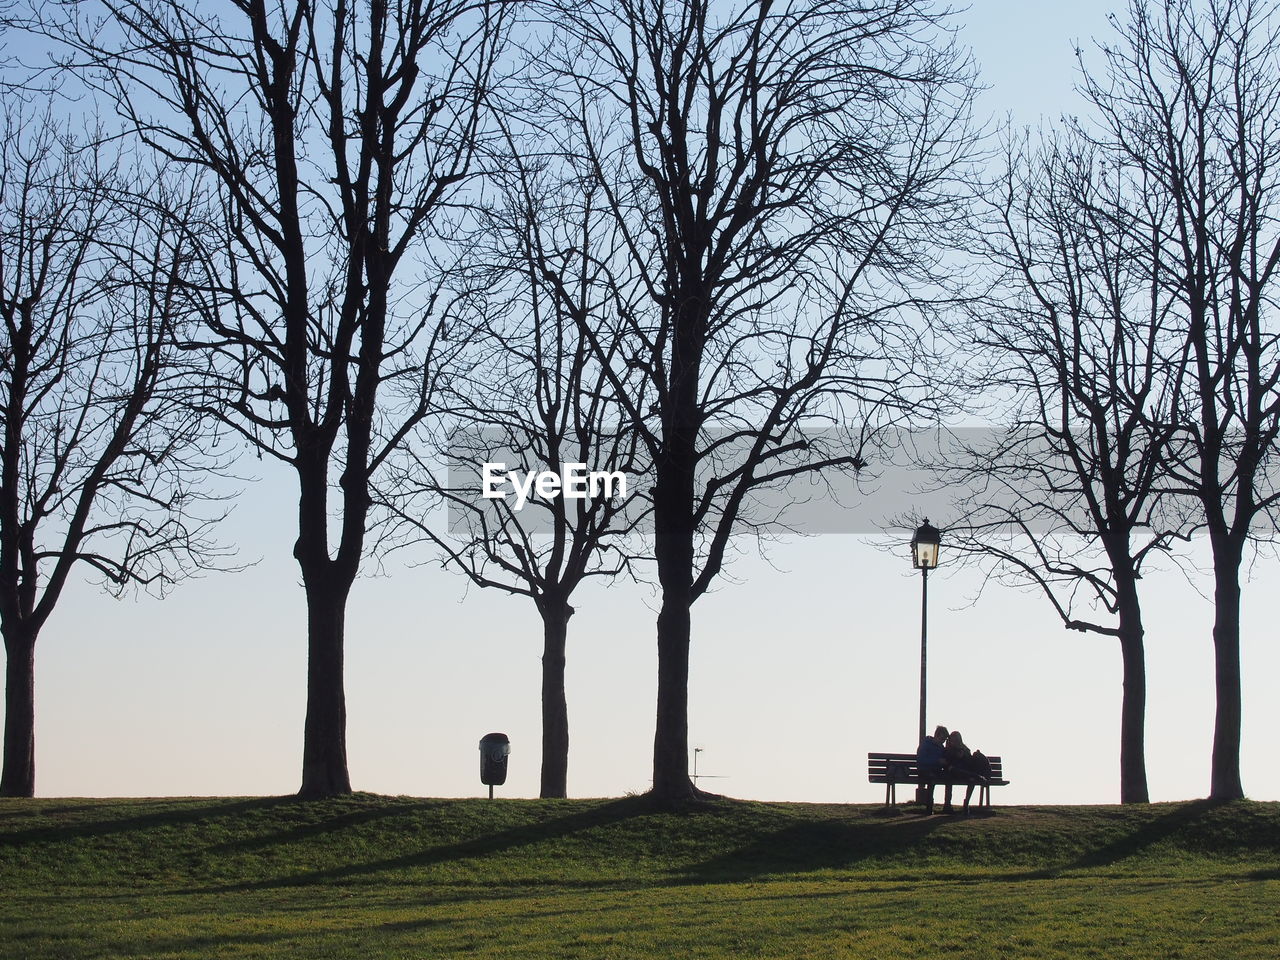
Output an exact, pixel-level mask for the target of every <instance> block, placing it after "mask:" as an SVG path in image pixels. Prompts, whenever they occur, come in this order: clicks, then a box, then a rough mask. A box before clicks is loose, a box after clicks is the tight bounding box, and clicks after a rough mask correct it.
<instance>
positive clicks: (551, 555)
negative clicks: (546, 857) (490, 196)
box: [382, 141, 647, 797]
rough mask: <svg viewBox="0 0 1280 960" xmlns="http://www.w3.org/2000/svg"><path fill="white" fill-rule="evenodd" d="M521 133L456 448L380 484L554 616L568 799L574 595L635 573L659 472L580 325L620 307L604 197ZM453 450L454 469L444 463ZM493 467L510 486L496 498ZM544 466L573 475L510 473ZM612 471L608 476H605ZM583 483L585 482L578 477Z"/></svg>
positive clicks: (407, 520) (476, 322)
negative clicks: (647, 492) (535, 150)
mask: <svg viewBox="0 0 1280 960" xmlns="http://www.w3.org/2000/svg"><path fill="white" fill-rule="evenodd" d="M511 145H512V146H513V147H514V148H515V149H512V150H511V151H509V153H508V154H507V156H506V157H505V160H504V162H503V163H502V164H501V165H500V170H501V171H503V172H502V173H500V174H496V176H497V179H498V181H499V184H500V189H501V199H500V200H499V201H498V202H496V203H495V204H494V205H493V206H492V207H491V209H490V210H489V211H488V212H487V214H486V215H485V216H483V217H482V218H481V219H480V222H479V225H478V229H477V232H476V235H475V238H474V240H473V243H472V244H470V245H469V246H468V251H467V254H466V261H465V263H463V264H462V265H461V266H460V268H459V274H460V276H459V278H458V280H459V283H460V285H461V286H462V287H463V289H464V292H463V294H462V295H460V296H459V298H458V300H457V301H456V302H455V304H454V307H453V313H454V314H455V316H454V318H452V319H451V320H450V326H451V327H457V328H459V329H468V330H473V331H476V332H475V333H473V334H471V335H469V336H468V340H469V341H470V346H471V353H472V355H473V356H475V358H476V359H475V361H474V366H472V367H470V368H469V369H468V371H467V372H466V374H465V375H461V374H459V375H455V376H454V377H453V378H451V389H450V391H449V394H450V400H449V402H448V406H449V408H450V414H451V415H450V422H451V423H452V424H453V425H454V427H453V429H451V430H450V433H449V436H448V438H447V442H446V443H445V444H444V445H443V446H444V449H443V451H441V450H438V449H437V447H436V445H434V444H431V443H420V444H418V445H416V446H415V447H414V448H413V449H412V450H411V451H408V452H407V455H406V456H405V457H404V458H402V459H401V460H400V461H399V464H398V465H400V466H401V467H402V469H401V470H399V471H395V470H394V468H393V472H392V473H391V475H390V476H389V478H388V480H387V482H386V483H385V484H383V485H382V486H383V487H385V489H386V490H387V491H388V493H389V496H388V500H389V502H390V503H391V504H392V505H393V509H394V513H395V516H396V518H397V520H398V524H397V525H396V530H397V533H396V534H394V536H396V537H397V538H399V539H406V538H407V540H408V541H410V542H413V541H417V540H422V539H424V538H425V539H427V540H429V541H431V542H433V543H434V544H435V545H436V546H437V547H438V548H439V549H440V550H441V551H442V552H443V555H444V557H445V558H446V559H445V563H446V564H447V565H450V566H453V567H454V568H456V569H458V570H461V571H462V572H463V573H465V574H466V576H467V577H468V578H469V579H470V580H471V581H472V582H473V583H475V584H477V585H478V586H481V587H491V588H496V589H498V590H501V591H505V592H506V593H509V594H512V595H516V596H523V597H528V598H529V599H530V600H532V601H533V604H534V606H535V607H536V608H537V611H538V614H539V616H540V618H541V620H542V626H543V650H542V770H541V785H540V793H539V795H540V796H542V797H563V796H566V795H567V789H568V767H569V714H568V703H567V698H566V692H565V664H566V646H567V638H568V628H569V619H570V617H571V616H572V615H573V613H574V607H573V605H572V600H573V595H574V592H575V591H576V590H577V588H578V587H579V586H580V585H582V584H583V583H584V582H586V581H587V580H589V579H594V578H605V579H612V578H614V577H617V576H619V575H621V574H624V573H628V572H630V571H631V564H632V562H633V561H634V560H635V559H636V557H635V556H634V551H635V550H636V549H637V548H636V547H635V546H634V543H635V539H636V538H635V536H634V534H635V531H636V528H637V524H638V523H639V522H640V521H641V520H642V519H643V518H644V516H645V514H646V511H645V509H644V507H643V498H642V497H637V496H636V494H637V490H636V484H637V481H638V480H639V479H640V477H641V476H642V475H644V474H645V473H646V472H647V471H646V468H645V467H644V465H643V464H642V462H641V460H640V457H639V451H638V450H637V437H636V433H635V431H634V429H632V428H631V426H630V424H629V422H628V420H627V418H626V416H625V411H624V410H623V409H622V408H621V404H620V402H619V400H618V398H617V396H616V394H615V391H614V387H613V385H612V384H611V383H610V382H609V377H608V373H607V369H608V368H607V362H608V361H609V360H610V359H612V358H611V357H610V356H609V355H608V351H609V350H611V349H613V348H608V347H606V348H605V349H606V351H607V352H606V356H605V363H602V362H601V361H600V360H599V359H597V358H596V356H595V355H594V353H593V351H592V348H591V345H590V344H589V343H588V342H587V340H586V338H584V337H583V336H582V334H581V332H580V331H581V327H582V326H587V325H589V326H592V327H593V328H599V327H602V326H603V325H602V324H600V323H599V320H598V318H599V316H600V314H601V313H602V312H605V313H608V312H611V311H613V310H615V309H616V303H617V301H616V298H617V296H618V294H619V292H620V291H619V289H618V287H617V285H616V284H615V283H614V281H613V279H612V278H611V276H610V274H609V263H610V262H611V261H612V260H613V259H614V255H615V254H616V248H617V245H618V243H619V242H620V237H619V236H618V233H617V230H616V225H615V224H614V222H613V219H612V217H611V216H609V214H608V211H607V209H601V208H600V207H599V206H598V205H597V203H596V201H597V200H598V196H597V193H598V188H595V187H593V186H592V185H591V184H589V183H587V184H583V183H581V182H576V181H570V182H568V183H555V182H553V178H552V177H551V176H550V175H549V174H548V172H547V171H546V169H545V167H544V166H543V165H542V164H538V163H536V162H531V159H532V156H533V155H532V153H531V154H530V155H525V154H524V148H525V147H527V146H530V144H527V143H523V142H522V143H517V142H515V141H512V143H511ZM597 342H599V341H597ZM439 462H443V463H444V465H445V466H446V467H447V470H448V472H449V477H448V479H447V480H440V479H438V478H435V477H434V476H433V473H434V470H433V467H434V465H435V464H436V463H439ZM486 469H488V470H489V472H490V474H491V477H490V481H491V482H490V487H491V488H492V492H495V493H500V494H502V496H501V497H489V498H485V496H484V481H485V476H486ZM575 469H576V470H578V473H577V474H574V473H572V472H571V471H573V470H575ZM543 471H549V472H554V473H558V474H560V475H561V476H567V477H568V483H562V484H561V485H559V486H558V487H556V488H555V489H554V490H553V491H551V492H550V495H549V496H540V495H539V494H538V493H537V491H536V490H535V489H533V488H532V487H529V486H526V487H524V488H522V490H521V491H520V493H519V494H517V493H515V491H514V489H513V483H512V481H511V480H509V479H508V474H511V475H513V476H516V477H517V481H524V480H526V479H527V477H528V476H529V475H531V474H533V473H535V472H543ZM566 471H570V472H568V473H566ZM606 473H607V474H609V476H608V478H607V482H606V478H603V477H600V476H598V475H600V474H606ZM592 475H597V476H596V479H595V480H593V479H592ZM575 476H577V478H578V479H577V481H575V480H574V477H575ZM578 482H580V485H581V488H582V489H581V490H576V489H574V490H571V489H569V488H570V486H574V485H575V484H576V483H578ZM628 484H630V485H631V486H630V488H628V487H627V485H628ZM593 486H594V489H592V487H593ZM437 498H443V499H444V501H445V503H446V504H447V507H448V515H449V519H450V522H449V529H448V531H447V532H446V531H444V530H441V529H438V528H437V526H435V525H433V524H432V523H431V522H430V520H431V519H433V518H434V515H433V511H432V510H431V505H432V504H433V503H434V502H436V501H437Z"/></svg>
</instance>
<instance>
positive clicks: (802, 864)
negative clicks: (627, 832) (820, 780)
mask: <svg viewBox="0 0 1280 960" xmlns="http://www.w3.org/2000/svg"><path fill="white" fill-rule="evenodd" d="M947 820H948V818H946V817H941V816H931V817H930V816H919V815H915V816H907V817H894V818H889V817H885V818H883V819H879V818H877V820H876V821H872V822H866V821H862V822H853V823H832V822H821V821H819V822H810V823H797V824H794V825H791V826H787V827H784V828H783V829H781V830H777V831H774V832H772V833H769V834H765V835H763V836H760V837H758V838H756V839H754V840H753V841H752V842H751V843H749V844H747V845H746V846H743V847H739V848H738V849H736V850H733V851H731V852H729V853H726V854H723V855H721V856H718V857H713V858H711V859H710V860H705V861H703V862H702V863H699V864H695V865H693V866H691V867H689V868H687V869H686V870H685V871H683V872H682V873H681V874H680V875H679V877H678V878H677V882H682V883H734V882H740V881H746V880H754V879H758V878H760V877H764V876H769V875H771V874H781V873H786V874H791V875H793V876H794V875H795V874H796V873H809V872H813V871H821V870H835V869H840V868H844V867H854V866H857V865H858V864H860V863H864V862H865V861H868V860H874V859H876V858H878V857H886V858H888V857H891V856H893V855H895V854H901V852H902V851H903V849H905V848H910V847H914V846H915V845H916V844H919V843H921V842H922V841H923V840H925V838H926V837H928V836H929V835H930V834H932V833H933V832H934V831H936V830H937V829H938V828H939V827H941V826H942V825H943V824H944V823H945V822H947Z"/></svg>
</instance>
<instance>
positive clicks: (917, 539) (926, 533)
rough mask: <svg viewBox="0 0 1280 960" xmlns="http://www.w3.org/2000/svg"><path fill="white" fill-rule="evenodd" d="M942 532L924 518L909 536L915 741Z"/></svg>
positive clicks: (922, 733)
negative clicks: (932, 578)
mask: <svg viewBox="0 0 1280 960" xmlns="http://www.w3.org/2000/svg"><path fill="white" fill-rule="evenodd" d="M940 543H942V533H941V531H939V530H938V528H937V527H935V526H933V525H932V524H931V523H929V518H928V517H925V518H924V523H922V524H920V526H918V527H916V533H915V536H913V537H912V538H911V565H912V566H913V567H915V568H916V569H917V570H919V571H920V735H919V736H918V737H916V743H921V742H923V741H924V699H925V663H926V659H925V649H926V645H927V642H928V639H929V571H930V570H932V569H933V568H934V567H936V566H937V565H938V545H939V544H940Z"/></svg>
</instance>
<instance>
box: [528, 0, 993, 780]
mask: <svg viewBox="0 0 1280 960" xmlns="http://www.w3.org/2000/svg"><path fill="white" fill-rule="evenodd" d="M550 16H552V17H554V19H555V23H556V25H557V28H558V29H559V30H560V31H561V36H563V37H564V38H565V39H564V46H563V49H562V50H561V51H560V53H559V55H558V56H556V55H548V56H545V57H543V58H541V62H543V63H546V64H547V73H546V75H545V76H541V77H539V78H538V79H539V81H540V82H541V83H542V84H543V85H545V86H547V87H549V88H553V89H555V90H556V91H557V93H558V97H557V102H558V103H559V104H560V114H559V116H557V117H556V118H554V120H549V121H548V126H549V127H556V128H558V129H560V130H561V131H563V134H562V136H563V143H562V150H563V153H564V154H565V155H566V156H568V157H573V158H577V159H579V161H580V162H581V165H582V169H583V171H584V176H587V177H590V178H591V179H592V180H594V182H595V183H596V184H598V185H599V189H600V193H601V196H602V197H604V198H605V201H606V203H607V205H608V208H609V210H610V212H611V214H612V215H613V217H614V218H615V220H616V222H617V224H618V230H619V231H620V233H621V235H622V237H623V239H624V244H625V247H624V253H625V259H626V264H627V268H626V270H625V271H622V270H619V271H617V274H618V275H620V276H621V275H624V273H625V275H626V276H628V277H629V278H630V279H629V282H631V283H633V284H634V287H635V289H636V291H637V295H636V296H634V297H629V298H627V306H626V308H625V309H623V310H620V311H619V312H618V313H617V315H616V317H615V318H614V319H613V320H612V325H611V326H610V327H607V328H600V327H594V326H592V325H591V324H584V325H582V327H581V329H582V331H583V333H584V335H585V336H586V337H587V338H588V340H589V342H591V343H592V344H593V349H594V350H595V352H596V354H597V357H599V358H600V359H601V360H602V361H604V360H605V359H608V360H609V367H608V369H609V371H610V379H611V381H612V383H613V385H614V387H615V390H616V391H617V393H618V395H619V396H621V397H626V396H627V395H628V388H627V382H628V381H627V378H626V376H625V375H624V374H626V373H630V372H639V373H640V374H641V375H642V377H643V381H644V388H643V390H642V391H641V392H640V393H639V394H638V395H634V396H632V397H631V398H630V399H628V400H627V401H626V402H627V415H628V418H629V420H630V421H631V423H632V424H633V426H634V428H635V429H636V430H637V431H638V432H639V435H640V438H641V442H642V444H643V446H644V449H645V453H646V457H647V458H648V459H650V460H651V462H652V463H653V472H654V477H655V485H654V489H653V507H654V522H655V526H656V533H655V557H656V562H657V573H658V580H659V583H660V587H661V591H662V601H661V610H660V613H659V615H658V623H657V640H658V704H657V722H656V732H655V737H654V764H653V795H654V796H655V797H656V798H658V799H660V800H663V801H670V800H676V801H678V800H682V799H686V798H692V797H696V796H697V795H698V791H697V790H696V789H695V787H694V785H693V784H692V782H691V781H690V779H689V770H688V767H689V757H688V671H689V643H690V633H691V624H690V608H691V607H692V605H693V603H694V602H695V601H696V600H697V599H698V598H699V597H700V596H702V595H703V594H704V593H705V592H706V591H707V590H708V589H709V588H710V586H711V585H712V583H713V582H715V580H716V577H717V576H718V575H719V574H720V572H721V569H722V567H723V564H724V562H725V557H726V549H727V547H728V546H729V541H730V537H731V535H732V534H733V533H734V532H735V531H739V532H741V531H748V530H752V529H756V530H760V529H764V528H766V527H767V521H765V520H762V519H761V518H759V517H758V516H753V515H752V513H751V507H752V503H753V499H754V498H755V497H756V496H757V494H759V493H760V492H761V490H762V488H765V487H768V486H778V485H781V484H784V483H785V482H786V481H787V480H788V479H790V478H793V477H796V476H798V475H801V474H816V473H818V472H820V471H823V470H836V469H845V470H855V469H858V468H859V466H860V465H861V464H862V463H863V460H864V455H865V454H864V450H863V447H862V443H861V441H864V440H865V439H866V438H867V436H868V435H870V434H873V433H874V430H875V427H876V426H877V425H879V424H880V423H882V422H884V421H885V420H888V419H893V418H894V417H896V416H901V415H902V414H903V411H904V409H905V408H907V407H909V406H910V403H911V401H912V400H920V399H921V397H920V395H919V394H913V393H912V391H911V389H910V385H911V383H912V382H913V381H912V368H913V364H912V361H913V359H915V351H916V350H917V338H916V333H917V331H915V330H914V329H912V327H911V320H912V319H914V317H915V316H916V315H917V314H918V313H919V312H922V311H924V310H925V309H927V304H928V301H929V300H930V299H931V298H933V297H935V296H938V285H937V277H936V276H935V275H934V274H933V272H932V271H931V269H930V268H931V267H932V266H933V265H934V263H935V260H934V257H935V255H936V254H935V253H934V249H935V248H932V247H930V245H929V241H930V239H931V238H932V237H939V236H941V235H942V234H943V233H944V231H945V228H946V226H947V224H948V223H949V221H950V220H951V219H952V218H953V217H954V216H955V215H956V210H957V206H956V203H955V196H954V193H955V192H954V191H953V189H952V188H953V186H954V183H953V179H952V178H953V177H955V176H956V175H957V172H958V165H959V163H960V162H961V158H962V157H963V155H964V154H965V151H966V149H967V147H968V143H969V134H968V132H967V130H966V126H965V116H966V110H967V104H968V98H969V94H970V85H969V83H968V81H967V76H968V68H967V65H966V63H965V61H964V58H963V57H962V56H961V55H960V54H959V53H958V52H957V50H956V49H955V48H954V47H953V46H952V45H951V44H949V43H948V37H947V35H946V32H945V14H944V13H942V12H941V11H937V10H935V9H934V8H933V7H932V6H931V5H930V4H929V3H927V2H923V0H884V2H880V0H876V2H871V3H861V2H859V3H843V2H832V3H828V2H813V0H795V2H791V3H785V4H774V3H771V2H768V0H744V2H740V3H734V4H713V3H710V2H708V0H621V2H613V3H604V2H587V3H581V4H568V3H566V4H563V5H553V9H552V11H551V13H550ZM615 342H622V343H624V344H625V347H624V349H623V350H622V351H621V352H620V353H619V354H617V355H616V356H612V355H611V354H610V352H609V351H610V349H611V347H610V346H609V345H611V344H613V343H615ZM837 437H839V441H840V442H837ZM850 438H852V439H850Z"/></svg>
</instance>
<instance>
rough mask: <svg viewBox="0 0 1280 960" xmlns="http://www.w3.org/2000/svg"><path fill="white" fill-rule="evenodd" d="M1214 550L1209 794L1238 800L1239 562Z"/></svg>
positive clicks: (1212, 796)
mask: <svg viewBox="0 0 1280 960" xmlns="http://www.w3.org/2000/svg"><path fill="white" fill-rule="evenodd" d="M1230 561H1231V558H1230V557H1222V556H1221V555H1219V553H1218V551H1216V550H1215V551H1214V593H1213V602H1214V618H1213V655H1214V677H1215V686H1216V692H1217V700H1218V706H1217V714H1216V716H1215V718H1214V726H1213V769H1212V772H1211V774H1210V787H1209V797H1210V799H1212V800H1238V799H1240V798H1241V797H1243V796H1244V787H1243V786H1241V783H1240V711H1241V705H1240V580H1239V569H1240V564H1239V560H1238V559H1237V560H1236V562H1235V563H1231V562H1230Z"/></svg>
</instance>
